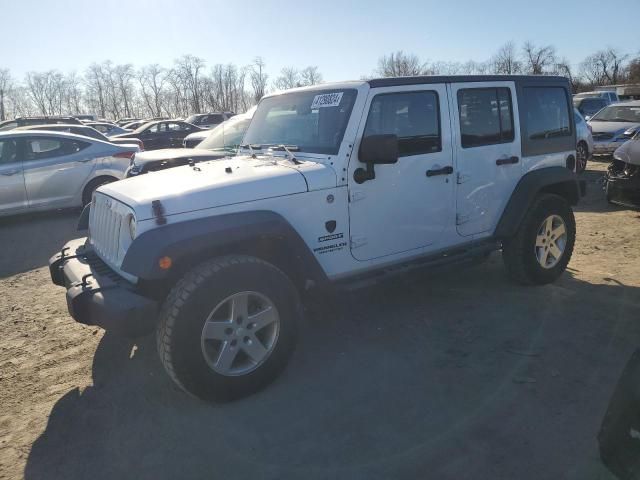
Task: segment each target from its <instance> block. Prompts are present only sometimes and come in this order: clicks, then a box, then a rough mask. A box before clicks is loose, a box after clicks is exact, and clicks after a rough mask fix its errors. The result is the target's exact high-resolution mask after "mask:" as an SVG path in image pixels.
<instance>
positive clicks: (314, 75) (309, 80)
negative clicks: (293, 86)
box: [300, 66, 322, 85]
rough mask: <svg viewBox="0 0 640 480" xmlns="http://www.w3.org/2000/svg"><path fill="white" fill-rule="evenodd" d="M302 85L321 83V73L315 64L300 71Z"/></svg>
mask: <svg viewBox="0 0 640 480" xmlns="http://www.w3.org/2000/svg"><path fill="white" fill-rule="evenodd" d="M300 81H301V83H302V85H317V84H318V83H322V74H321V73H320V71H319V70H318V67H316V66H308V67H307V68H305V69H304V70H302V71H301V72H300Z"/></svg>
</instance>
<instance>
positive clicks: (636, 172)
mask: <svg viewBox="0 0 640 480" xmlns="http://www.w3.org/2000/svg"><path fill="white" fill-rule="evenodd" d="M604 188H605V192H606V195H607V200H608V201H609V202H611V203H615V204H618V205H623V206H626V207H632V208H640V167H636V166H632V165H627V164H624V163H622V162H620V161H614V162H613V163H612V164H611V166H609V169H608V171H607V174H606V175H605V185H604Z"/></svg>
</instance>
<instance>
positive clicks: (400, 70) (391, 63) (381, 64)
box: [376, 50, 425, 77]
mask: <svg viewBox="0 0 640 480" xmlns="http://www.w3.org/2000/svg"><path fill="white" fill-rule="evenodd" d="M376 73H377V74H378V75H380V76H382V77H408V76H412V75H423V74H425V65H424V64H423V63H422V62H420V59H419V58H418V56H417V55H413V54H406V53H404V52H403V51H402V50H398V51H397V52H394V53H390V54H389V55H384V56H382V57H380V58H379V59H378V69H377V71H376Z"/></svg>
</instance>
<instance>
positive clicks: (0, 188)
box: [0, 138, 27, 214]
mask: <svg viewBox="0 0 640 480" xmlns="http://www.w3.org/2000/svg"><path fill="white" fill-rule="evenodd" d="M21 144H22V140H21V139H19V138H3V139H0V213H3V214H6V213H11V212H19V211H21V210H24V209H26V208H27V193H26V190H25V187H24V173H23V169H22V161H21V158H20V153H19V152H20V147H21Z"/></svg>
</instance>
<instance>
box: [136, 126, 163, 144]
mask: <svg viewBox="0 0 640 480" xmlns="http://www.w3.org/2000/svg"><path fill="white" fill-rule="evenodd" d="M165 134H166V129H165V128H164V123H163V122H158V123H156V124H154V125H151V126H150V127H149V128H147V129H146V130H144V131H143V132H142V134H141V135H140V138H142V141H143V142H144V148H145V150H154V149H156V148H164V147H165V146H166V145H165V142H166V140H165V139H164V137H163V135H165Z"/></svg>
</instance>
